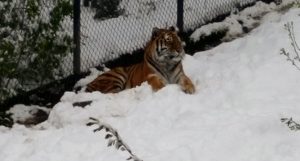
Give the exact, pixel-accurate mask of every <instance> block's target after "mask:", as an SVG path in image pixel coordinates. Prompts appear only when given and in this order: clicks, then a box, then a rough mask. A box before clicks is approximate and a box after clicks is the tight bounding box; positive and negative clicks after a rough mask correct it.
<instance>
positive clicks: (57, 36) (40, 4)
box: [0, 0, 72, 102]
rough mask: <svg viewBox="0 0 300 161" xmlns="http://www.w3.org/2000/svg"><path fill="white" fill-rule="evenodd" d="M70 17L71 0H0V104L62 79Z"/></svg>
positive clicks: (69, 45)
mask: <svg viewBox="0 0 300 161" xmlns="http://www.w3.org/2000/svg"><path fill="white" fill-rule="evenodd" d="M54 2H55V3H54ZM45 3H49V5H48V4H47V5H46V4H45ZM71 14H72V4H71V0H59V1H54V0H52V1H50V2H49V1H48V2H47V1H44V0H25V1H18V0H0V75H1V77H0V86H1V88H0V102H2V101H3V100H4V99H6V98H8V97H11V96H13V95H16V94H18V93H20V92H25V91H27V90H29V89H33V88H36V87H38V86H40V85H42V84H44V83H45V82H49V81H51V80H54V79H57V78H60V77H61V76H62V70H61V63H62V60H63V58H64V57H65V56H66V55H67V54H68V53H70V52H71V47H72V37H71V36H70V35H71V32H68V31H65V30H64V29H63V26H62V24H63V22H64V20H65V19H66V18H67V17H70V16H71Z"/></svg>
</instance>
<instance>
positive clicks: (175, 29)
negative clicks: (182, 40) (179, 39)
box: [169, 26, 179, 32]
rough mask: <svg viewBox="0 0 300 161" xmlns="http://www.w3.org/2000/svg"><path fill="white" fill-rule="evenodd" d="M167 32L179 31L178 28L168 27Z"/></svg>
mask: <svg viewBox="0 0 300 161" xmlns="http://www.w3.org/2000/svg"><path fill="white" fill-rule="evenodd" d="M169 30H170V31H173V32H178V31H179V30H178V28H177V27H174V26H171V27H169Z"/></svg>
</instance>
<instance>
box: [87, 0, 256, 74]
mask: <svg viewBox="0 0 300 161" xmlns="http://www.w3.org/2000/svg"><path fill="white" fill-rule="evenodd" d="M87 1H88V2H90V3H89V5H88V6H86V7H82V12H81V26H82V44H81V49H82V50H81V51H82V52H81V60H82V64H81V67H82V68H81V70H82V71H87V70H88V69H89V68H91V67H93V66H96V65H99V64H101V63H104V62H106V61H108V60H112V59H115V58H118V57H119V56H120V55H122V54H125V53H131V52H133V51H135V50H137V49H140V48H143V47H144V46H145V44H146V42H147V41H148V40H149V37H150V34H151V31H152V28H153V27H162V28H163V27H167V26H176V21H177V0H123V1H119V2H120V3H117V4H114V5H116V7H115V8H117V10H119V11H121V12H120V13H119V15H115V13H107V14H106V15H105V14H102V17H97V16H96V13H97V10H101V9H102V10H103V9H104V8H108V6H110V5H112V4H111V3H110V1H105V0H102V3H101V5H102V6H98V8H97V6H93V4H92V2H93V0H91V1H89V0H87ZM98 1H101V0H98ZM253 2H255V0H214V1H209V0H184V20H183V21H184V31H188V30H194V29H195V28H197V27H199V26H201V25H204V24H206V23H207V22H209V21H211V20H212V19H214V18H216V17H217V16H220V15H223V14H227V13H230V11H231V10H233V9H234V8H236V7H238V6H239V7H243V6H245V5H248V4H251V3H253ZM94 5H95V4H94ZM110 14H112V15H114V16H115V17H114V18H111V17H113V16H110Z"/></svg>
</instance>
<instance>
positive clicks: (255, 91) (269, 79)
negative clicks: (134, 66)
mask: <svg viewBox="0 0 300 161" xmlns="http://www.w3.org/2000/svg"><path fill="white" fill-rule="evenodd" d="M299 15H300V9H299V8H298V9H291V10H289V11H288V12H286V13H284V14H283V15H282V14H281V13H277V12H272V13H269V14H267V15H266V16H265V17H264V18H263V19H262V21H261V25H260V26H259V27H258V28H256V29H253V30H252V31H251V32H250V33H249V34H248V35H246V36H244V37H242V38H239V39H236V40H234V41H232V42H226V43H223V44H221V45H219V46H218V47H216V48H213V49H211V50H209V51H204V52H199V53H196V54H195V55H194V56H188V55H187V56H186V57H185V59H184V61H183V66H184V70H185V72H186V74H187V75H188V76H189V77H190V78H191V79H192V81H193V82H194V83H195V86H196V93H195V94H193V95H188V94H185V93H183V92H182V91H181V90H180V88H179V87H178V86H177V85H168V86H166V87H165V88H163V89H161V90H160V91H158V92H153V91H152V90H151V88H150V86H149V85H148V84H147V83H144V84H142V85H141V86H139V87H136V88H133V89H130V90H125V91H123V92H120V93H118V94H101V93H99V92H93V93H84V92H80V93H77V94H76V93H74V92H66V93H65V94H64V96H63V97H62V98H61V102H59V103H58V104H57V105H56V106H55V107H54V108H53V110H52V111H51V112H50V115H49V119H48V120H47V121H45V122H43V123H42V124H40V125H37V126H35V127H32V128H25V127H24V126H22V125H18V124H15V125H14V126H13V128H12V129H8V128H5V127H0V138H1V139H0V147H1V151H0V157H1V161H17V160H28V161H40V160H45V161H65V160H72V161H82V160H89V161H93V160H95V161H96V160H97V161H99V160H103V161H104V160H111V161H119V160H125V159H126V158H128V154H126V153H124V152H121V151H118V150H116V149H114V148H112V147H107V146H106V144H107V141H106V140H105V139H104V136H105V135H104V132H103V131H100V132H98V133H93V129H94V128H96V127H87V126H86V125H85V124H86V123H87V122H88V119H89V117H94V118H97V119H99V120H100V121H102V122H103V123H105V124H108V125H110V126H112V127H113V128H114V129H116V130H118V133H119V135H120V136H121V137H122V139H123V140H124V141H125V142H126V143H127V144H128V145H129V146H130V148H131V150H132V151H133V152H134V154H136V155H137V156H138V157H139V158H141V159H143V160H145V161H151V160H153V161H162V160H172V161H182V160H190V161H199V160H203V161H218V160H230V161H249V160H251V161H295V160H297V159H298V158H299V157H300V153H299V151H300V142H299V141H297V140H299V137H300V133H299V132H293V131H290V130H289V128H288V127H287V126H286V125H284V124H283V123H281V122H280V119H281V118H283V117H293V118H294V119H295V121H296V122H299V121H300V119H299V116H300V109H299V102H300V97H299V95H300V90H299V82H300V72H299V71H298V70H297V69H296V68H295V67H294V66H293V65H291V64H290V62H288V61H286V58H285V57H284V56H283V55H280V49H281V48H285V49H286V50H288V51H289V52H293V48H292V47H291V46H290V41H289V38H288V33H287V31H286V30H285V29H284V24H285V23H287V22H290V21H293V22H294V26H295V29H297V28H299V26H300V19H299ZM295 35H296V40H297V41H298V42H300V30H295ZM93 73H94V75H96V74H99V73H97V72H93ZM90 77H92V76H90ZM87 79H88V78H87ZM84 83H87V80H85V81H82V82H81V84H84ZM79 84H80V83H79ZM86 100H93V102H92V103H91V104H90V105H88V106H86V107H84V108H82V107H78V106H75V107H74V106H73V105H72V104H73V103H74V102H79V101H86Z"/></svg>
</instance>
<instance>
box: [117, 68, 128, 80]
mask: <svg viewBox="0 0 300 161" xmlns="http://www.w3.org/2000/svg"><path fill="white" fill-rule="evenodd" d="M123 71H124V70H123ZM114 72H116V73H117V74H119V75H120V76H122V77H123V78H124V79H125V80H127V75H126V73H124V72H121V71H120V72H119V71H117V70H115V71H114Z"/></svg>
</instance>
